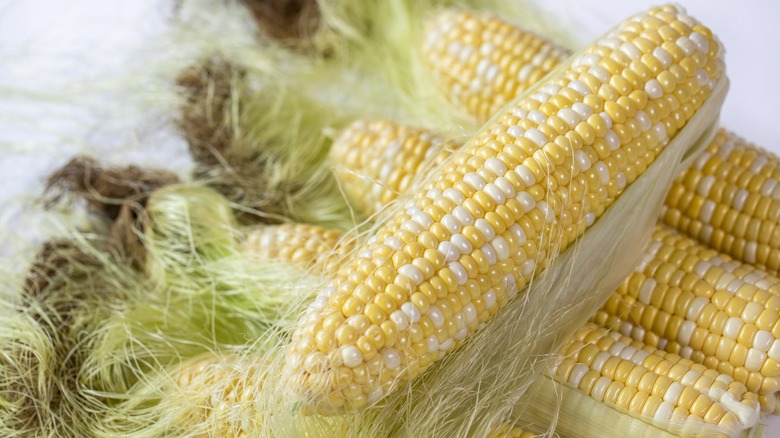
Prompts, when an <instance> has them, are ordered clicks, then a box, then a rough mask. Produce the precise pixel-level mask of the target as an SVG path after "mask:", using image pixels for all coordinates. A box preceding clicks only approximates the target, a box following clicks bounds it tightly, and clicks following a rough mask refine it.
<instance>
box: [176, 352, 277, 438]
mask: <svg viewBox="0 0 780 438" xmlns="http://www.w3.org/2000/svg"><path fill="white" fill-rule="evenodd" d="M266 368H267V367H266V365H265V364H264V363H263V362H262V361H258V360H257V358H254V357H253V358H249V357H240V356H235V355H222V356H217V355H209V356H204V357H198V358H194V359H191V360H189V361H187V362H184V363H182V364H181V365H179V366H178V367H177V369H176V370H175V372H174V379H175V382H174V383H175V384H176V387H177V396H176V401H177V403H179V404H180V409H179V415H178V417H177V419H176V420H177V423H178V424H180V425H186V426H190V427H191V426H194V425H206V426H207V427H208V430H207V431H204V432H207V434H208V435H209V436H246V435H247V434H248V433H250V431H251V430H258V429H260V427H259V426H258V425H259V424H260V423H261V422H262V417H261V415H260V414H259V412H261V409H259V406H258V400H257V394H258V393H259V392H260V389H261V387H262V385H263V383H264V382H265V379H266V377H267V369H266Z"/></svg>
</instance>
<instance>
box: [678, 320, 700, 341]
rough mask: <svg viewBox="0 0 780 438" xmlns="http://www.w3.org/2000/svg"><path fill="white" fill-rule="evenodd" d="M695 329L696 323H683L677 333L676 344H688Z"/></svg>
mask: <svg viewBox="0 0 780 438" xmlns="http://www.w3.org/2000/svg"><path fill="white" fill-rule="evenodd" d="M696 327H697V326H696V323H695V322H693V321H687V320H686V321H683V323H682V324H680V331H678V332H677V342H679V343H680V345H688V344H690V343H691V337H692V336H693V332H694V330H696Z"/></svg>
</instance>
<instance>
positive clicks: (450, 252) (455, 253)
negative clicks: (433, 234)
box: [438, 240, 460, 262]
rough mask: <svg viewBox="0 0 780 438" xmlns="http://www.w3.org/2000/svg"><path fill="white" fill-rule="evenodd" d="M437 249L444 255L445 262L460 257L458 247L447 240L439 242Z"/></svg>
mask: <svg viewBox="0 0 780 438" xmlns="http://www.w3.org/2000/svg"><path fill="white" fill-rule="evenodd" d="M438 250H439V252H440V253H441V254H442V255H443V256H444V261H446V262H454V261H455V260H458V258H459V257H460V251H459V250H458V247H457V246H455V244H454V243H452V242H450V241H449V240H444V241H442V242H439V247H438Z"/></svg>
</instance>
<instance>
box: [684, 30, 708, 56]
mask: <svg viewBox="0 0 780 438" xmlns="http://www.w3.org/2000/svg"><path fill="white" fill-rule="evenodd" d="M688 38H690V39H691V41H693V42H694V43H695V44H696V48H697V49H699V51H700V52H702V53H707V51H708V50H710V43H709V41H707V37H705V36H704V35H702V34H700V33H699V32H691V35H690V36H689V37H688Z"/></svg>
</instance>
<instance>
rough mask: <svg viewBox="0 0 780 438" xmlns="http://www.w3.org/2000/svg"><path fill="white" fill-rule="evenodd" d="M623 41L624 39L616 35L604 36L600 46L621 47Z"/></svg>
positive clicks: (613, 48)
mask: <svg viewBox="0 0 780 438" xmlns="http://www.w3.org/2000/svg"><path fill="white" fill-rule="evenodd" d="M622 43H623V41H622V40H621V39H620V38H615V37H610V38H602V39H601V40H599V42H598V44H599V46H603V47H609V48H610V49H612V50H617V49H619V48H620V44H622Z"/></svg>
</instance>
